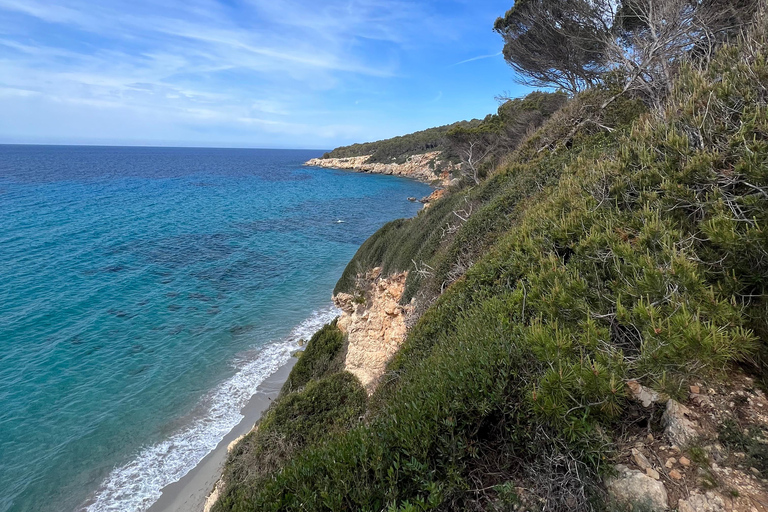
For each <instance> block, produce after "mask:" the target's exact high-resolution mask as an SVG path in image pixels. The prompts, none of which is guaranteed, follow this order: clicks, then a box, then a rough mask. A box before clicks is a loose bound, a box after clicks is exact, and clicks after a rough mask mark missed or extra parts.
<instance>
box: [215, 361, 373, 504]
mask: <svg viewBox="0 0 768 512" xmlns="http://www.w3.org/2000/svg"><path fill="white" fill-rule="evenodd" d="M366 397H367V396H366V392H365V389H363V387H362V385H361V384H360V381H359V380H358V379H357V377H355V376H353V375H352V374H350V373H348V372H339V373H334V374H333V375H331V376H329V377H325V378H323V379H320V380H313V381H312V382H310V383H309V384H307V386H306V387H305V388H304V389H303V390H301V391H300V392H297V393H289V394H287V395H284V396H282V397H281V398H280V399H279V400H278V401H277V402H276V403H275V404H274V405H273V406H272V407H271V408H270V409H269V411H267V413H265V415H264V417H263V419H262V420H261V422H260V423H259V425H258V427H257V429H256V430H254V431H252V432H251V433H249V434H248V435H247V436H246V437H245V438H244V439H243V440H241V441H240V442H239V443H238V444H237V445H236V446H235V448H234V449H233V450H232V453H231V454H230V457H229V461H228V463H227V466H226V470H225V474H224V478H225V480H226V482H227V488H226V491H225V492H224V494H223V495H222V497H221V499H220V500H219V502H218V504H217V507H216V509H215V510H251V509H250V508H247V504H248V503H249V502H250V500H251V499H252V496H255V495H257V494H258V492H259V488H260V486H261V485H262V484H263V482H262V480H263V479H265V478H266V477H267V476H268V475H269V474H270V473H272V472H275V471H277V470H279V469H280V468H281V467H283V465H284V464H285V463H286V462H287V461H288V460H290V458H291V457H294V456H296V454H297V453H299V452H300V451H301V449H303V448H304V447H305V446H308V445H320V444H322V443H323V442H325V441H326V440H328V439H330V438H332V437H333V435H334V434H336V433H339V432H344V431H346V430H348V429H349V428H350V427H352V426H354V425H356V424H358V423H359V422H360V418H361V417H362V415H363V413H364V412H365V402H366Z"/></svg>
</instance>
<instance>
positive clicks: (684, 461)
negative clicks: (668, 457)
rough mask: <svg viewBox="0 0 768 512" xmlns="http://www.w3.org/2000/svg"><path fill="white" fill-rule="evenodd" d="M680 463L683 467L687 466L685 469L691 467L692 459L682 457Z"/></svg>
mask: <svg viewBox="0 0 768 512" xmlns="http://www.w3.org/2000/svg"><path fill="white" fill-rule="evenodd" d="M678 462H680V465H681V466H685V467H688V466H690V465H691V461H690V459H688V457H685V456H683V457H680V460H679V461H678Z"/></svg>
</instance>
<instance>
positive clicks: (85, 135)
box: [0, 0, 526, 148]
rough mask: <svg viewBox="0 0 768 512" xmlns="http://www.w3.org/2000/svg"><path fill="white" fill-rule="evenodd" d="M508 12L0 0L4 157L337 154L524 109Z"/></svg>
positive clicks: (379, 2) (474, 6) (432, 5)
mask: <svg viewBox="0 0 768 512" xmlns="http://www.w3.org/2000/svg"><path fill="white" fill-rule="evenodd" d="M511 4H512V0H507V1H495V0H487V1H481V0H479V1H471V0H467V1H463V0H457V1H444V2H428V1H424V2H416V1H413V2H402V1H398V0H353V1H336V0H331V1H327V2H317V1H311V0H220V1H215V0H165V1H157V0H155V1H145V0H99V1H96V0H0V112H2V115H0V143H54V144H70V143H71V144H146V145H182V146H187V145H204V146H234V147H273V148H332V147H335V146H338V145H341V144H348V143H351V142H360V141H368V140H377V139H381V138H387V137H392V136H395V135H400V134H403V133H408V132H412V131H415V130H419V129H423V128H428V127H431V126H436V125H441V124H446V123H450V122H453V121H457V120H460V119H470V118H473V117H483V116H484V115H486V114H488V113H490V112H492V111H495V109H496V107H497V103H496V101H495V100H494V97H495V96H496V95H499V94H503V93H506V94H510V95H512V96H518V95H522V94H525V92H526V91H525V90H524V89H523V88H522V87H521V86H519V85H517V84H515V83H514V81H513V74H512V71H511V69H510V68H509V67H508V66H507V65H506V64H505V63H504V60H503V58H502V57H501V55H500V51H501V47H502V42H501V38H500V37H499V36H498V35H497V34H495V33H494V32H493V31H492V26H493V21H494V20H495V19H496V17H497V16H501V15H503V14H504V12H505V11H506V10H507V9H508V8H509V7H510V6H511Z"/></svg>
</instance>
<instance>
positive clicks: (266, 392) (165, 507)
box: [148, 358, 297, 512]
mask: <svg viewBox="0 0 768 512" xmlns="http://www.w3.org/2000/svg"><path fill="white" fill-rule="evenodd" d="M296 361H297V360H296V359H295V358H291V360H290V361H289V362H288V363H286V364H285V365H284V366H282V367H281V368H280V369H279V370H277V371H276V372H275V373H273V374H272V375H270V376H269V377H267V379H266V380H265V381H264V382H262V383H261V384H260V385H259V387H258V390H257V391H256V394H254V395H253V396H252V397H251V399H250V400H249V401H248V404H247V405H246V406H245V407H244V408H243V410H242V414H243V416H245V418H243V420H242V421H241V422H240V423H238V424H237V426H235V428H233V429H232V430H231V431H230V432H229V434H227V435H226V436H224V439H222V440H221V442H219V444H218V445H217V446H216V448H215V449H214V450H213V451H212V452H211V453H209V454H208V455H206V457H205V458H204V459H203V460H202V461H200V463H199V464H198V465H197V466H195V467H194V468H193V469H192V470H191V471H190V472H189V473H187V474H186V475H185V476H184V477H183V478H182V479H181V480H179V481H178V482H174V483H172V484H169V485H167V486H165V487H164V488H163V491H162V492H163V494H162V496H160V499H158V500H157V502H155V504H154V505H152V506H151V507H150V508H149V510H148V512H202V511H203V507H204V505H205V500H206V498H207V497H208V495H209V494H210V493H211V491H212V490H213V487H214V486H215V485H216V482H217V481H218V480H219V478H220V477H221V472H222V470H223V468H224V463H225V462H226V460H227V447H228V446H229V444H230V443H231V442H232V441H234V440H236V439H237V438H238V437H240V436H242V435H245V434H247V433H248V432H249V431H250V430H251V429H252V428H253V426H254V424H256V422H257V421H258V420H259V418H261V415H262V414H263V413H264V411H266V410H267V408H268V407H269V405H270V404H271V403H272V400H274V399H275V398H277V395H278V393H279V392H280V389H281V388H282V387H283V384H284V383H285V381H286V379H287V378H288V374H289V373H290V372H291V369H292V368H293V365H294V364H296Z"/></svg>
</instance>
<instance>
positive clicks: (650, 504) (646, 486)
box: [606, 464, 667, 511]
mask: <svg viewBox="0 0 768 512" xmlns="http://www.w3.org/2000/svg"><path fill="white" fill-rule="evenodd" d="M616 470H617V471H618V473H619V474H618V476H616V477H615V478H611V479H610V480H608V482H606V488H607V489H608V493H609V495H610V496H611V497H612V498H613V499H614V500H615V501H617V502H620V503H626V504H629V505H638V506H644V507H647V508H648V509H649V510H653V511H662V510H666V509H667V490H666V489H665V488H664V484H663V483H661V482H660V481H658V480H654V479H653V478H651V477H649V476H648V475H645V474H643V473H641V472H640V471H637V470H635V469H629V468H628V467H626V466H624V465H621V464H619V465H617V466H616Z"/></svg>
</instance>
